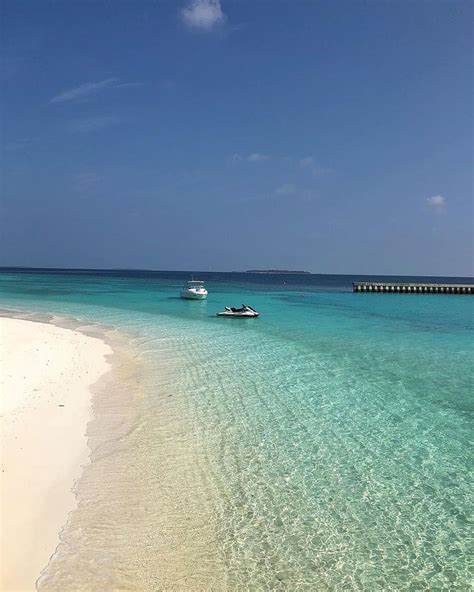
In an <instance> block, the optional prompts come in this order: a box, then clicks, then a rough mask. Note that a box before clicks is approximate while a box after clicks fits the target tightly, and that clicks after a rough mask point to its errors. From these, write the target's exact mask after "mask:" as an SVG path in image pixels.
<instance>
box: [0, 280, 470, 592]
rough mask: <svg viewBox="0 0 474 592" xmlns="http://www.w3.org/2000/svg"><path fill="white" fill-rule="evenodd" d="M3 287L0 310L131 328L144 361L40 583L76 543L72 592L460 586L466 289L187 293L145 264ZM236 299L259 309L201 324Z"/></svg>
mask: <svg viewBox="0 0 474 592" xmlns="http://www.w3.org/2000/svg"><path fill="white" fill-rule="evenodd" d="M0 282H1V287H2V294H1V299H0V305H1V306H2V307H3V308H12V309H22V310H29V311H34V312H40V313H41V312H48V313H55V314H58V315H62V316H70V317H74V318H75V319H79V320H80V321H87V322H96V323H99V324H101V325H107V326H115V327H118V328H120V329H121V330H122V331H125V332H127V333H128V334H130V335H131V336H132V341H133V344H134V347H135V348H136V351H137V352H138V354H137V356H138V358H140V363H141V364H142V366H141V368H142V372H144V375H143V376H139V377H137V376H135V377H134V380H136V381H137V382H136V384H138V383H139V384H140V391H141V392H142V394H143V396H142V397H141V398H140V403H138V402H134V401H133V400H131V401H130V405H132V404H133V405H136V409H135V413H134V415H133V420H130V421H131V426H132V428H133V429H132V428H130V429H129V430H122V432H121V434H120V438H119V437H117V438H116V439H114V438H111V440H110V441H111V442H112V443H113V445H112V444H110V458H109V457H107V459H108V460H105V461H100V460H99V457H98V455H97V461H96V466H97V467H99V465H100V462H104V463H105V464H103V465H102V469H101V470H99V469H97V470H98V472H97V475H100V476H101V479H102V485H101V484H100V482H99V481H98V480H97V481H94V474H93V470H94V456H93V459H92V461H93V462H92V469H91V471H90V474H89V476H87V475H86V478H85V480H84V484H83V489H82V490H81V488H79V495H80V494H81V492H82V493H83V495H84V499H86V498H87V496H88V495H91V493H90V492H91V491H93V492H94V495H95V496H96V497H95V498H94V499H95V501H96V504H95V506H96V507H95V508H89V507H87V504H83V507H82V506H80V509H79V511H78V515H77V519H76V522H75V520H74V517H73V518H72V520H71V524H70V525H69V531H70V532H69V533H68V532H67V529H66V532H65V535H64V539H65V542H64V543H63V547H61V546H60V547H59V548H58V553H57V557H56V558H55V560H54V561H52V563H51V566H50V567H49V569H47V570H46V572H45V574H44V577H43V580H42V582H43V584H42V585H43V587H42V588H41V587H40V589H45V590H47V589H51V590H52V589H61V588H62V589H65V588H64V585H60V582H63V583H64V581H66V580H62V579H61V578H64V577H65V576H64V574H65V573H67V572H69V573H70V570H71V567H70V566H71V565H72V564H71V561H76V563H77V562H78V563H81V561H82V559H81V557H82V555H81V549H83V556H84V559H83V563H82V564H81V565H87V566H89V569H88V573H87V574H86V575H84V570H82V575H81V576H80V577H84V578H86V579H85V580H84V582H85V583H84V587H83V588H82V589H87V585H91V584H90V583H91V582H92V581H94V578H97V577H98V575H97V570H99V569H100V571H101V576H100V577H101V578H103V579H102V580H101V582H103V585H104V588H103V589H106V586H107V589H113V588H112V587H113V586H115V587H116V588H117V589H149V590H156V589H173V590H179V589H202V590H205V589H215V590H219V589H229V590H438V589H439V590H453V589H459V590H466V589H468V588H469V586H470V584H471V583H472V571H471V567H472V565H470V558H472V556H473V551H474V549H473V546H472V538H470V533H471V532H472V514H471V510H472V507H473V506H472V501H473V500H472V485H473V479H472V455H471V445H472V441H473V436H472V411H473V405H472V390H473V389H472V387H473V378H474V375H473V365H472V354H473V351H472V350H473V340H472V335H473V327H474V322H473V311H474V308H473V306H474V300H472V298H471V297H469V296H464V297H463V296H444V295H416V296H415V295H413V296H406V295H396V294H384V295H375V294H373V295H372V294H353V293H352V292H351V291H350V289H349V286H350V282H349V281H348V279H347V278H343V277H339V278H336V279H330V280H324V278H322V279H321V280H320V281H319V283H318V280H317V279H316V280H315V279H308V278H292V279H291V283H290V280H289V281H288V282H287V283H286V284H283V279H282V278H278V277H271V278H266V277H264V278H258V279H255V278H252V279H251V281H249V278H248V276H245V275H239V274H235V275H233V276H219V275H217V274H216V276H214V277H211V279H209V280H208V281H207V287H208V289H209V292H210V294H209V298H208V300H207V301H202V302H191V301H183V300H181V299H179V298H178V297H177V295H178V293H179V289H180V287H181V285H182V281H181V280H180V279H179V278H178V277H176V278H173V277H160V276H159V274H155V275H153V276H151V275H150V276H146V274H144V276H143V277H129V276H127V274H125V273H124V274H122V275H121V276H120V277H114V276H113V275H108V276H100V275H96V276H92V275H87V274H84V275H80V276H77V275H48V274H42V275H35V274H16V273H12V274H1V275H0ZM305 282H306V283H305ZM242 302H245V303H248V304H251V305H252V306H253V307H254V308H256V309H257V310H259V311H260V313H261V317H260V318H259V319H248V320H233V319H219V318H217V317H215V313H216V312H217V311H218V310H221V309H222V308H223V307H224V305H240V304H241V303H242ZM143 369H146V371H144V370H143ZM99 411H100V410H99ZM104 413H105V411H104ZM124 421H125V420H124ZM111 459H112V460H111ZM114 459H115V460H114ZM107 463H110V464H109V465H108V464H107ZM112 463H115V464H114V465H112ZM112 466H114V467H117V466H120V467H121V471H120V474H118V473H117V471H116V470H110V471H109V472H108V471H107V470H104V467H105V469H107V467H112ZM107 479H110V481H111V482H112V481H113V483H114V485H113V488H112V487H110V488H108V487H107V485H106V484H105V485H104V483H106V481H107ZM132 481H133V483H134V485H135V487H134V489H133V492H132V491H131V489H130V487H131V482H132ZM102 486H103V489H104V491H105V492H107V496H106V495H105V494H104V493H103V492H101V487H102ZM88 488H89V489H88ZM112 491H113V494H112ZM88 492H89V493H88ZM112 495H113V496H114V497H113V499H114V503H113V504H111V503H110V496H112ZM106 498H107V499H108V500H109V501H106ZM111 506H113V507H111ZM99 510H100V516H106V517H107V516H110V518H109V519H105V518H104V519H103V520H102V518H100V519H99V518H97V516H98V515H99V514H97V512H99ZM93 512H96V514H93ZM88 513H89V514H88ZM98 521H99V523H102V522H104V527H103V528H98V527H97V523H98ZM101 521H102V522H101ZM92 523H94V524H95V526H94V528H92V527H91V526H89V527H87V526H86V524H92ZM173 525H174V526H173ZM174 527H175V528H176V529H178V531H177V534H176V532H175V533H174V534H172V533H171V530H173V528H174ZM124 532H126V533H127V536H126V537H125V540H124V541H122V542H121V539H120V536H118V542H117V534H118V533H119V535H120V533H124ZM78 533H80V534H78ZM107 540H110V543H109V544H110V547H111V548H113V552H111V553H110V554H109V555H107V559H106V560H105V559H104V560H103V561H102V563H101V562H100V561H99V562H98V563H97V564H94V566H95V567H94V568H91V567H90V566H91V564H92V563H93V560H92V559H91V556H92V555H87V554H88V553H89V554H91V552H93V551H95V552H97V553H105V551H104V547H105V548H107V543H106V544H104V541H107ZM71 541H74V544H75V550H74V552H73V546H74V545H73V543H72V542H71ZM81 545H82V546H81ZM78 549H79V551H78ZM91 550H92V551H91ZM74 555H75V558H74V557H73V556H74ZM177 556H179V559H176V557H177ZM91 562H92V563H91ZM68 566H69V567H68ZM180 573H181V574H183V573H186V574H187V577H186V578H183V579H181V580H179V577H180V576H179V574H180ZM139 574H140V575H139ZM78 577H79V576H78ZM87 578H90V579H89V580H87ZM55 582H56V583H55ZM87 582H89V584H87ZM109 587H110V588H109ZM73 588H74V587H73ZM73 588H71V589H73ZM77 589H80V587H79V586H77Z"/></svg>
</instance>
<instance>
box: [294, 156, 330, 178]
mask: <svg viewBox="0 0 474 592" xmlns="http://www.w3.org/2000/svg"><path fill="white" fill-rule="evenodd" d="M300 166H301V167H302V168H304V169H307V170H309V171H310V173H311V174H312V175H314V176H315V177H319V176H321V175H323V174H324V173H327V172H329V169H326V168H324V167H322V166H321V165H320V164H318V163H317V162H316V160H315V159H314V157H313V156H305V157H304V158H302V159H301V160H300Z"/></svg>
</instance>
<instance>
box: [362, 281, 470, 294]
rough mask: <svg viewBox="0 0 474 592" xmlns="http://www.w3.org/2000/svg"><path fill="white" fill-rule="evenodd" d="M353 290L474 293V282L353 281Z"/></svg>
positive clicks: (408, 292)
mask: <svg viewBox="0 0 474 592" xmlns="http://www.w3.org/2000/svg"><path fill="white" fill-rule="evenodd" d="M352 291H353V292H383V293H385V294H386V293H397V294H398V293H399V294H465V295H467V294H474V284H421V283H420V284H418V283H410V282H406V283H405V282H402V283H392V282H352Z"/></svg>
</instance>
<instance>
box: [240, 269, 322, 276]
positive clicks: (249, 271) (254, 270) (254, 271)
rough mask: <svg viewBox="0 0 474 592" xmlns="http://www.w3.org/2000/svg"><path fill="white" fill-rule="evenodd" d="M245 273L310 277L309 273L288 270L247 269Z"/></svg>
mask: <svg viewBox="0 0 474 592" xmlns="http://www.w3.org/2000/svg"><path fill="white" fill-rule="evenodd" d="M245 273H275V274H277V273H280V274H284V275H290V274H298V275H300V274H303V273H304V274H306V275H311V272H310V271H290V270H289V269H247V271H246V272H245Z"/></svg>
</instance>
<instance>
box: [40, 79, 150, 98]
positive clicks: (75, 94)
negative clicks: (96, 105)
mask: <svg viewBox="0 0 474 592" xmlns="http://www.w3.org/2000/svg"><path fill="white" fill-rule="evenodd" d="M136 86H142V83H141V82H119V79H118V78H106V79H105V80H101V81H99V82H86V83H85V84H81V85H80V86H76V88H71V89H69V90H66V91H63V92H62V93H59V95H56V96H55V97H53V98H52V99H51V100H50V101H49V102H50V103H67V102H69V101H77V100H80V99H85V98H87V97H90V96H92V95H96V94H98V93H100V92H101V91H103V90H106V89H108V88H133V87H136Z"/></svg>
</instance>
